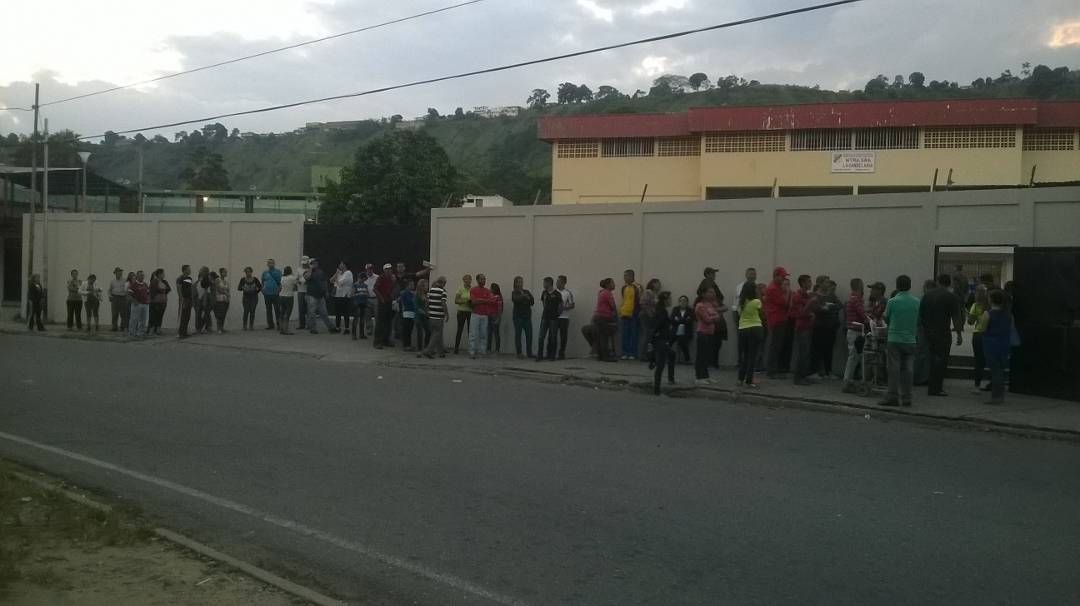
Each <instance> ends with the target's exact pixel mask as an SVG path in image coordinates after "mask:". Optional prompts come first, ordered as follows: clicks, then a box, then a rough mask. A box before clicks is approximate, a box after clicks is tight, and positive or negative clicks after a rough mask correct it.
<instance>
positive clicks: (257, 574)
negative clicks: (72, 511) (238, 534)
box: [10, 471, 345, 606]
mask: <svg viewBox="0 0 1080 606" xmlns="http://www.w3.org/2000/svg"><path fill="white" fill-rule="evenodd" d="M10 473H11V474H12V475H13V476H15V477H17V478H19V479H20V480H23V481H25V482H29V483H30V484H33V485H34V486H37V487H38V488H41V489H43V490H48V491H50V492H54V493H56V494H59V495H61V496H63V497H65V498H67V499H69V500H71V501H74V502H75V503H78V504H80V505H83V506H86V507H89V508H91V509H95V510H97V511H102V512H106V513H109V512H112V510H113V508H112V506H111V505H107V504H105V503H101V502H99V501H95V500H93V499H91V498H89V497H87V496H86V495H84V494H81V493H79V492H75V491H74V490H70V489H68V488H64V487H63V486H60V485H57V484H53V483H51V482H48V481H46V480H42V479H41V478H36V477H34V476H31V475H29V474H26V473H23V472H21V471H11V472H10ZM153 533H154V535H156V536H158V537H161V538H162V539H165V540H166V541H169V542H170V543H172V544H174V545H177V546H179V547H183V548H184V549H188V550H190V551H194V552H195V553H198V554H199V555H202V556H205V557H207V558H210V559H212V560H214V561H217V562H220V563H222V564H225V565H226V566H230V567H232V568H235V569H236V570H239V571H241V572H243V573H245V574H247V575H248V576H250V577H252V578H255V579H258V580H260V581H262V582H263V583H266V584H267V585H271V586H273V587H276V588H277V589H280V590H281V591H283V592H285V593H287V594H289V595H292V596H294V597H297V598H300V599H302V600H307V601H308V602H311V603H312V604H316V605H317V606H344V605H345V602H342V601H340V600H335V599H333V598H331V597H328V596H326V595H323V594H321V593H319V592H317V591H315V590H313V589H308V588H307V587H304V586H302V585H297V584H296V583H293V582H292V581H290V580H288V579H285V578H282V577H279V576H278V575H276V574H274V573H272V572H270V571H269V570H265V569H263V568H259V567H258V566H255V565H254V564H249V563H247V562H244V561H243V560H238V559H236V558H234V557H232V556H230V555H228V554H226V553H222V552H220V551H218V550H216V549H214V548H213V547H210V546H208V545H205V544H203V543H200V542H198V541H196V540H194V539H190V538H188V537H186V536H184V535H182V534H180V533H178V532H173V531H172V530H169V529H167V528H154V529H153Z"/></svg>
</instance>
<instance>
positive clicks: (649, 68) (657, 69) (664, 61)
mask: <svg viewBox="0 0 1080 606" xmlns="http://www.w3.org/2000/svg"><path fill="white" fill-rule="evenodd" d="M667 71H668V58H667V57H652V56H650V57H645V58H644V59H642V60H641V65H640V66H638V67H636V68H634V72H635V73H638V74H641V75H643V76H648V77H649V78H655V77H657V76H660V75H663V74H665V73H667Z"/></svg>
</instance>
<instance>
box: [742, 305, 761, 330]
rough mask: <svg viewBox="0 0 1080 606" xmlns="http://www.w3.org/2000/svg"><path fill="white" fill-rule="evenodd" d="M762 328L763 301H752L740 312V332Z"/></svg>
mask: <svg viewBox="0 0 1080 606" xmlns="http://www.w3.org/2000/svg"><path fill="white" fill-rule="evenodd" d="M758 326H761V299H750V300H749V301H747V302H746V303H745V304H744V305H743V306H742V309H740V310H739V330H742V329H744V328H756V327H758Z"/></svg>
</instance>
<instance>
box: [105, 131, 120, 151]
mask: <svg viewBox="0 0 1080 606" xmlns="http://www.w3.org/2000/svg"><path fill="white" fill-rule="evenodd" d="M121 139H123V137H121V136H120V135H118V134H116V133H114V132H113V131H111V130H107V131H105V136H104V137H103V139H102V141H101V142H102V143H104V144H105V145H108V146H110V147H111V146H113V145H116V144H117V143H119V142H120V140H121Z"/></svg>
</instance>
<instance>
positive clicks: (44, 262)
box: [41, 118, 52, 322]
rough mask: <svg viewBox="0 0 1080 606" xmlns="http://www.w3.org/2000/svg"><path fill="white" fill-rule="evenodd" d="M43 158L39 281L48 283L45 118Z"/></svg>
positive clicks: (47, 145)
mask: <svg viewBox="0 0 1080 606" xmlns="http://www.w3.org/2000/svg"><path fill="white" fill-rule="evenodd" d="M42 148H43V151H42V154H41V155H42V156H43V157H44V162H43V163H44V164H45V174H44V175H42V177H41V182H42V187H41V190H42V191H41V193H42V196H41V281H42V282H44V283H45V284H48V283H49V119H48V118H45V141H44V145H43V146H42ZM44 314H45V321H46V322H49V321H50V320H51V319H52V315H51V314H50V313H49V306H48V305H46V306H45V310H44Z"/></svg>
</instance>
